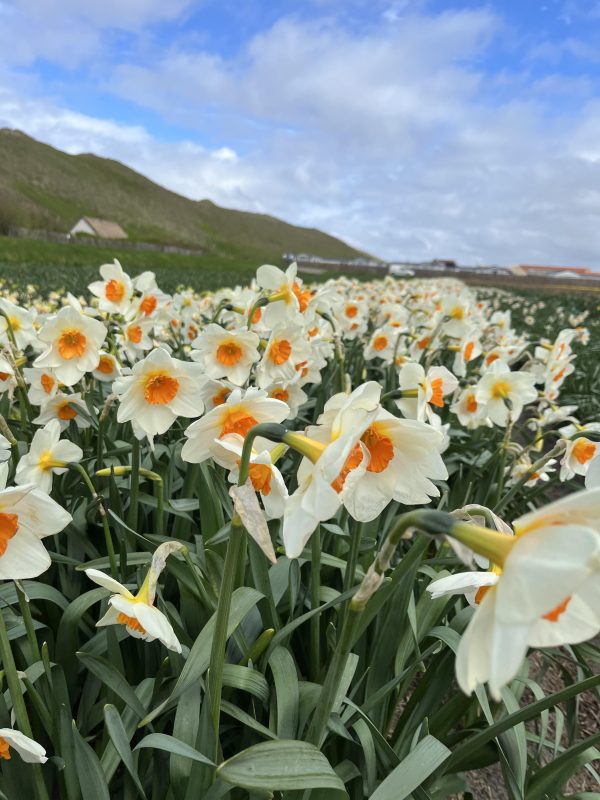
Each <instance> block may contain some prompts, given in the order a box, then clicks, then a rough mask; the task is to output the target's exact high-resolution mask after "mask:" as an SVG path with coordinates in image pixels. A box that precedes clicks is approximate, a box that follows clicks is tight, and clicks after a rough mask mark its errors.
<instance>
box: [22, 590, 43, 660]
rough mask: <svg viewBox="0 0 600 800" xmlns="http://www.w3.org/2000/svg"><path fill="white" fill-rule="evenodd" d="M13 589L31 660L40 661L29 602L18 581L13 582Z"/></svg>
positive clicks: (40, 656)
mask: <svg viewBox="0 0 600 800" xmlns="http://www.w3.org/2000/svg"><path fill="white" fill-rule="evenodd" d="M15 589H16V590H17V598H18V600H19V608H20V609H21V616H22V617H23V622H24V623H25V631H26V632H27V641H28V642H29V647H30V649H31V655H32V658H33V660H34V661H41V660H42V655H41V653H40V648H39V645H38V640H37V637H36V635H35V627H34V625H33V617H32V616H31V609H30V607H29V601H28V599H27V597H26V595H25V592H24V591H23V589H22V588H21V585H20V584H19V582H18V581H15Z"/></svg>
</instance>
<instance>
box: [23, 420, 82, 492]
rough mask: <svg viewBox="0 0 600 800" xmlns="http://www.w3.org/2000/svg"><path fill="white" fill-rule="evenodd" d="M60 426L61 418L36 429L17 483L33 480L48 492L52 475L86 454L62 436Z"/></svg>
mask: <svg viewBox="0 0 600 800" xmlns="http://www.w3.org/2000/svg"><path fill="white" fill-rule="evenodd" d="M60 433H61V427H60V423H59V421H58V420H56V419H53V420H50V422H48V423H47V424H46V425H45V426H44V427H43V428H42V429H41V430H38V431H36V432H35V434H34V436H33V439H32V441H31V446H30V448H29V452H28V453H27V454H26V455H24V456H22V457H21V459H20V461H19V463H18V465H17V472H16V475H15V483H16V484H18V485H19V486H22V485H23V484H26V483H33V484H34V485H35V486H38V487H39V488H40V489H41V490H42V491H43V492H46V494H50V492H51V490H52V475H53V474H54V475H62V474H63V473H65V472H66V471H67V468H68V465H69V464H76V463H78V462H79V461H81V459H82V458H83V450H82V449H81V447H78V446H77V445H76V444H74V443H73V442H69V441H67V440H62V441H61V440H60Z"/></svg>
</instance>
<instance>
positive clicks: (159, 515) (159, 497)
mask: <svg viewBox="0 0 600 800" xmlns="http://www.w3.org/2000/svg"><path fill="white" fill-rule="evenodd" d="M154 495H155V497H156V513H155V515H154V527H155V528H156V530H155V531H154V532H155V533H156V534H157V535H158V536H162V535H163V533H164V531H163V525H164V516H165V491H164V484H163V480H162V478H161V479H160V480H155V481H154Z"/></svg>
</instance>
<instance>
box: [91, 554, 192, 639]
mask: <svg viewBox="0 0 600 800" xmlns="http://www.w3.org/2000/svg"><path fill="white" fill-rule="evenodd" d="M182 547H183V545H181V544H180V543H179V542H165V543H164V544H161V545H160V546H159V547H157V549H156V550H155V552H154V555H153V556H152V563H151V565H150V569H149V570H148V573H147V574H146V578H145V580H144V582H143V584H142V586H141V588H140V590H139V592H138V593H137V594H135V595H134V594H132V593H131V592H130V591H129V589H128V588H127V587H126V586H123V584H122V583H119V582H118V581H116V580H115V579H114V578H111V577H110V576H109V575H105V574H104V572H100V570H97V569H86V570H85V574H86V575H87V576H88V578H89V579H90V580H91V581H93V582H94V583H97V584H98V585H99V586H102V587H103V588H104V589H108V591H109V592H112V594H111V596H110V597H109V599H108V604H109V606H110V608H109V609H108V611H107V612H106V614H105V615H104V616H103V617H102V619H100V620H98V622H97V623H96V627H98V628H100V627H104V626H106V625H124V626H125V629H126V631H127V633H129V634H130V635H131V636H133V637H134V638H135V639H144V641H146V642H153V641H154V640H155V639H158V640H159V642H161V643H162V644H163V645H164V646H165V647H166V648H167V649H168V650H174V651H175V652H176V653H181V644H180V643H179V640H178V639H177V636H176V635H175V631H174V630H173V628H172V626H171V623H170V622H169V620H168V619H167V618H166V616H165V615H164V614H163V613H162V611H159V610H158V608H156V607H155V605H154V600H155V597H156V584H157V582H158V578H159V576H160V573H161V572H162V570H163V569H164V567H165V562H166V559H167V557H168V556H169V554H170V553H173V552H175V551H176V550H181V549H182Z"/></svg>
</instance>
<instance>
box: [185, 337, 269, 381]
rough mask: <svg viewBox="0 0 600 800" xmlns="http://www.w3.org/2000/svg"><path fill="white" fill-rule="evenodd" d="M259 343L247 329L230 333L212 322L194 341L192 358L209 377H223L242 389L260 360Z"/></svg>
mask: <svg viewBox="0 0 600 800" xmlns="http://www.w3.org/2000/svg"><path fill="white" fill-rule="evenodd" d="M259 341H260V340H259V338H258V336H257V335H256V334H255V333H254V332H253V331H249V330H247V328H238V329H236V330H231V331H230V330H226V329H225V328H222V327H221V326H220V325H216V324H214V323H213V324H210V325H207V326H206V327H205V328H204V329H203V330H202V332H201V333H200V334H199V336H198V337H197V338H196V339H195V340H194V341H193V343H192V347H193V348H194V352H193V353H192V358H193V359H194V361H198V362H199V363H201V364H202V365H203V367H204V369H205V371H206V374H207V375H208V376H209V377H210V378H213V379H216V378H226V379H227V380H228V381H230V382H231V383H233V384H235V385H236V386H242V385H243V384H244V383H246V381H247V380H248V378H249V377H250V370H251V369H252V365H253V364H254V363H256V362H257V361H258V360H259V359H260V354H259V352H258V344H259Z"/></svg>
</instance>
